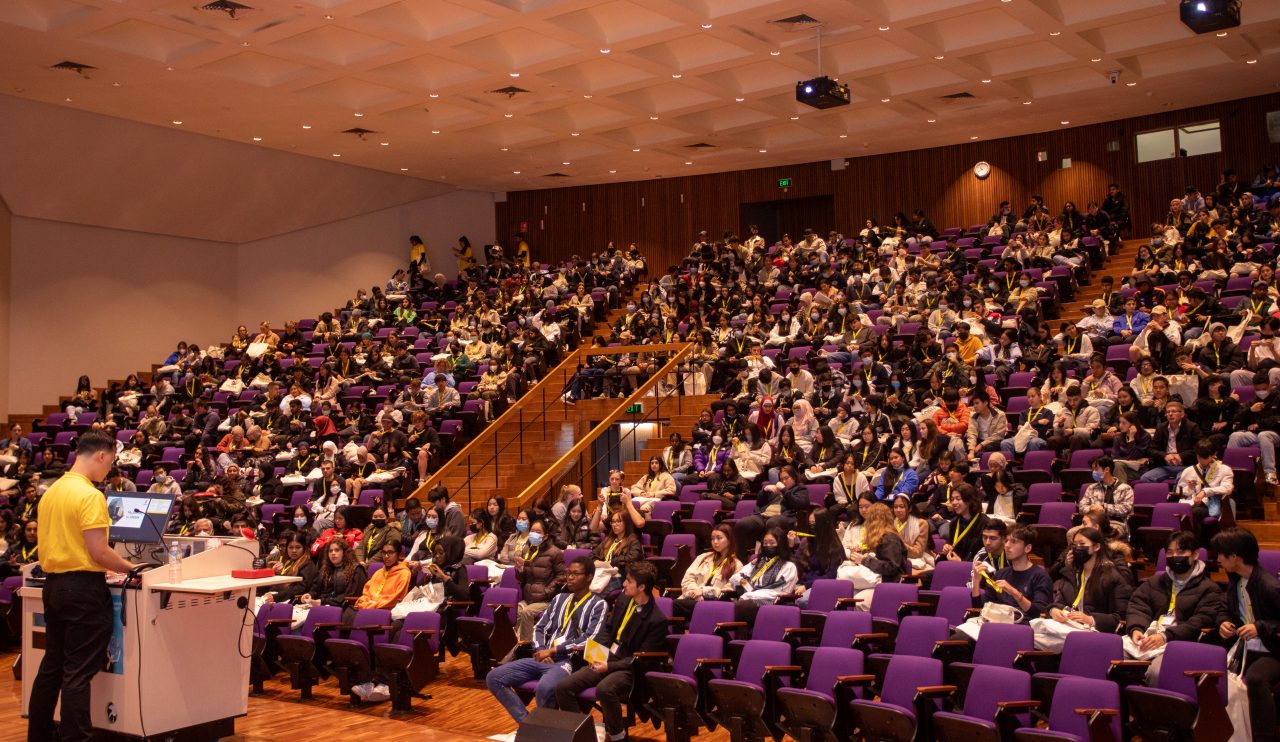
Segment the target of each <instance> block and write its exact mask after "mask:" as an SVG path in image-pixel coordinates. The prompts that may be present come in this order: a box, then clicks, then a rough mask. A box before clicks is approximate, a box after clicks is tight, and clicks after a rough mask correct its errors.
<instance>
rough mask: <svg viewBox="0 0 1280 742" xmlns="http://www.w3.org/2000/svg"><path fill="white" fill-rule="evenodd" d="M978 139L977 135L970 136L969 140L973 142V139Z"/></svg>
mask: <svg viewBox="0 0 1280 742" xmlns="http://www.w3.org/2000/svg"><path fill="white" fill-rule="evenodd" d="M977 139H978V138H977V137H969V141H971V142H972V141H976V140H977Z"/></svg>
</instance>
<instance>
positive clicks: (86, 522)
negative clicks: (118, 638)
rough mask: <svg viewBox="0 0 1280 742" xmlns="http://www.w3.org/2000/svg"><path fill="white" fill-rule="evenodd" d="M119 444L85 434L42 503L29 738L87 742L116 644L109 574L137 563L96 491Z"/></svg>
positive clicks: (103, 436) (32, 741)
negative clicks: (57, 717) (113, 535)
mask: <svg viewBox="0 0 1280 742" xmlns="http://www.w3.org/2000/svg"><path fill="white" fill-rule="evenodd" d="M115 454H116V442H115V440H114V439H113V438H112V437H111V436H110V435H108V434H106V433H104V432H102V431H99V430H89V431H86V432H85V433H83V434H82V435H81V436H80V438H79V440H78V442H77V444H76V460H75V463H74V464H72V466H71V471H69V472H67V473H66V474H64V475H63V476H62V477H61V478H59V479H58V481H56V482H54V483H53V486H52V487H50V488H49V489H48V491H47V492H45V494H44V497H42V498H40V505H39V510H38V512H37V522H38V523H39V526H38V528H39V543H40V566H41V568H42V569H44V571H45V574H46V575H47V579H46V581H45V585H44V618H45V651H44V660H43V661H42V662H41V663H40V672H39V674H38V675H37V676H36V679H35V682H34V683H33V684H32V686H31V704H30V707H29V709H28V715H29V720H28V727H27V740H28V742H35V741H36V740H41V742H43V741H44V740H51V739H59V740H64V741H66V740H87V739H89V738H90V737H91V736H92V734H93V728H92V722H91V721H90V719H89V682H90V681H91V680H93V676H94V675H96V674H97V672H98V671H99V670H101V669H102V668H103V666H104V665H105V663H106V656H107V645H108V643H109V642H110V639H111V627H112V615H111V613H112V611H111V593H110V592H109V591H108V590H107V583H106V574H105V573H106V572H107V571H108V570H113V571H118V572H127V571H129V570H131V569H133V565H132V564H130V563H129V562H128V561H126V560H125V559H124V558H123V557H121V556H120V555H118V554H116V553H115V552H114V551H112V550H111V547H110V546H109V545H108V544H107V529H108V528H109V527H110V525H111V518H110V516H109V515H108V514H107V499H106V497H105V496H104V495H103V494H102V492H100V491H99V490H98V488H97V487H96V486H95V483H96V482H101V481H102V479H103V478H104V477H106V475H107V472H109V471H110V470H111V466H112V464H113V463H114V461H115ZM59 694H61V696H62V717H61V723H60V724H59V725H58V728H57V731H56V732H55V730H54V724H53V709H54V707H55V706H56V705H57V703H58V696H59Z"/></svg>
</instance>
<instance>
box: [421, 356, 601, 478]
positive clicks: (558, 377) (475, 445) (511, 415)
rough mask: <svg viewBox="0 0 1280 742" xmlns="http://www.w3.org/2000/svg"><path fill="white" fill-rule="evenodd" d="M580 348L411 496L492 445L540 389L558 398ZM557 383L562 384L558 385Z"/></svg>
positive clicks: (517, 417) (574, 364)
mask: <svg viewBox="0 0 1280 742" xmlns="http://www.w3.org/2000/svg"><path fill="white" fill-rule="evenodd" d="M579 352H580V351H579V350H574V351H571V352H570V353H569V354H568V355H566V356H565V358H564V360H563V361H561V362H560V363H559V364H557V365H556V367H555V368H553V369H551V370H550V371H548V372H547V373H545V374H543V376H542V379H541V380H539V381H538V383H537V384H534V385H533V388H531V389H530V390H529V391H527V392H525V393H524V395H523V396H521V397H520V399H517V400H516V401H515V404H513V405H511V406H509V407H507V409H506V410H505V411H503V413H502V414H501V415H499V416H498V417H497V418H496V419H495V420H494V421H493V422H491V423H489V424H488V425H486V426H485V428H484V430H482V431H481V432H480V433H479V434H478V435H477V436H476V437H474V438H472V439H471V440H470V441H468V442H467V445H465V446H463V447H462V449H461V450H460V451H458V452H457V453H456V454H454V455H453V458H451V459H449V460H448V461H446V462H445V463H444V465H443V466H441V467H440V468H439V469H437V470H436V471H435V472H434V473H433V474H431V475H430V476H428V477H427V478H426V479H424V480H423V481H422V484H419V485H418V488H417V489H416V490H414V491H413V495H412V496H413V497H417V498H419V499H421V498H423V497H425V496H426V494H427V493H428V492H430V491H431V489H432V488H433V487H435V486H436V485H437V484H439V483H440V482H441V481H443V479H444V478H445V476H447V475H448V474H450V473H452V472H453V470H454V469H456V468H458V467H459V466H461V465H462V464H463V463H464V462H466V460H467V459H468V458H470V457H471V455H472V453H475V452H477V451H478V450H479V449H480V447H481V446H484V445H489V444H490V443H491V441H490V436H493V435H497V434H498V431H499V430H501V429H502V426H503V425H504V424H505V423H507V422H510V421H512V420H518V419H520V413H521V412H522V411H523V410H525V409H527V408H529V407H533V406H534V403H535V400H536V399H541V397H540V396H539V392H543V391H554V392H555V399H556V400H559V399H560V391H559V390H560V389H562V388H563V387H564V386H565V385H566V384H568V383H569V380H570V379H572V378H573V375H574V374H576V373H578V359H579V357H578V353H579ZM556 384H558V385H559V386H555V385H556ZM553 386H555V389H554V390H552V387H553ZM562 404H563V403H562ZM548 407H550V405H548ZM544 409H545V408H544ZM450 494H456V493H450Z"/></svg>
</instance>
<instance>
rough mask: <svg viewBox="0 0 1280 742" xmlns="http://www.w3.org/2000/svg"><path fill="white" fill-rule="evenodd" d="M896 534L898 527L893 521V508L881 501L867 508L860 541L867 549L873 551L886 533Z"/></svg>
mask: <svg viewBox="0 0 1280 742" xmlns="http://www.w3.org/2000/svg"><path fill="white" fill-rule="evenodd" d="M890 533H892V534H894V535H897V533H898V528H897V526H895V525H894V522H893V510H892V509H890V507H889V506H888V505H886V504H884V503H883V502H877V503H875V504H874V505H871V506H870V507H868V508H867V517H866V520H864V521H863V523H862V543H863V544H864V545H865V546H866V549H867V551H875V548H876V547H877V546H879V545H880V542H881V541H882V540H884V537H885V536H886V535H888V534H890Z"/></svg>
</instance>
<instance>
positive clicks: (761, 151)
mask: <svg viewBox="0 0 1280 742" xmlns="http://www.w3.org/2000/svg"><path fill="white" fill-rule="evenodd" d="M768 151H769V150H767V149H762V150H760V154H764V153H765V152H768Z"/></svg>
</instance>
